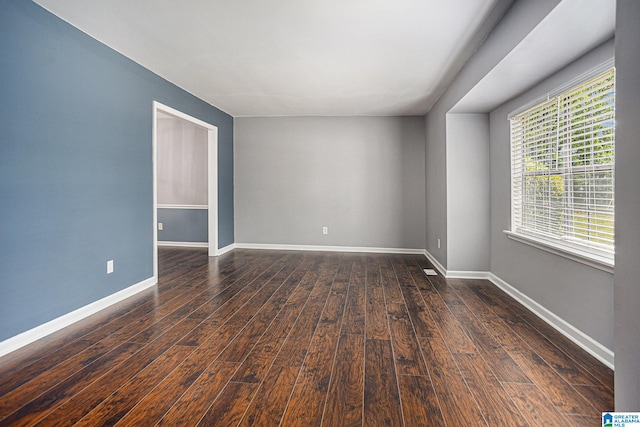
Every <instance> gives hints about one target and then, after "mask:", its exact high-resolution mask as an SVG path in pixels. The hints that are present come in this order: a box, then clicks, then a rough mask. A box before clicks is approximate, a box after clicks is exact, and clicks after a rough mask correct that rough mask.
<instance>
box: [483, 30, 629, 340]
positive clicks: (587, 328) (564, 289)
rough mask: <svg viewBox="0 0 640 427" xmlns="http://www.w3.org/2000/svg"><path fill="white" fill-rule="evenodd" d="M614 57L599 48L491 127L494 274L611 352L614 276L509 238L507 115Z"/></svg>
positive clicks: (497, 116) (499, 115)
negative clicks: (507, 232) (506, 233)
mask: <svg viewBox="0 0 640 427" xmlns="http://www.w3.org/2000/svg"><path fill="white" fill-rule="evenodd" d="M613 53H614V52H613V41H610V42H608V43H606V44H604V45H601V46H600V47H598V48H596V49H594V50H593V51H591V52H590V53H588V54H587V55H585V56H583V57H582V58H580V59H579V60H577V61H575V62H574V63H572V64H571V65H569V66H567V67H565V68H564V69H562V70H560V71H559V72H557V73H555V74H554V75H553V76H551V77H550V78H548V79H546V80H544V81H543V82H542V83H540V84H539V85H537V86H536V87H535V88H533V89H531V90H529V91H528V92H526V93H525V94H523V95H521V96H518V97H516V98H514V99H512V100H510V101H509V102H507V103H506V104H504V105H502V106H500V107H499V108H497V109H496V110H494V111H493V112H492V113H491V122H490V125H491V128H490V132H491V160H490V161H491V272H492V273H494V274H495V275H497V276H498V277H500V278H501V279H503V280H505V281H506V282H507V283H509V284H510V285H512V286H514V287H516V288H517V289H518V290H519V291H520V292H522V293H524V294H525V295H527V296H529V297H530V298H532V299H534V300H535V301H536V302H538V303H539V304H541V305H542V306H544V307H545V308H547V309H548V310H551V311H552V312H553V313H555V314H557V315H558V316H560V317H561V318H562V319H564V320H566V321H567V322H569V323H570V324H572V325H573V326H575V327H577V328H578V329H580V330H581V331H582V332H584V333H586V334H587V335H589V336H590V337H592V338H593V339H595V340H596V341H598V342H599V343H600V344H602V345H604V346H606V347H607V348H609V349H610V350H613V334H612V333H613V317H612V312H613V275H612V274H610V273H607V272H604V271H601V270H598V269H595V268H593V267H589V266H586V265H584V264H580V263H578V262H575V261H572V260H569V259H566V258H563V257H560V256H558V255H553V254H551V253H548V252H546V251H543V250H541V249H537V248H534V247H532V246H529V245H527V244H524V243H521V242H517V241H514V240H512V239H509V238H508V237H507V236H506V235H505V234H504V232H503V230H508V229H509V228H510V215H511V188H510V177H511V166H510V164H511V163H510V162H511V161H510V139H509V121H508V119H507V116H508V114H509V113H511V112H512V111H514V110H516V109H519V108H520V107H522V106H523V105H527V104H529V103H530V102H532V101H534V100H536V99H539V98H540V97H542V96H544V95H545V94H546V93H547V92H549V91H551V90H553V89H556V88H558V87H560V86H562V85H564V84H566V83H568V82H570V81H572V80H573V79H575V78H576V77H579V76H580V75H582V74H584V73H586V72H588V71H589V70H592V69H594V68H595V67H597V66H598V65H600V64H603V63H605V62H607V61H608V60H611V59H612V58H613ZM618 90H620V89H619V88H618ZM618 155H619V152H618V153H617V155H616V157H618ZM619 182H620V181H619V180H618V179H616V185H618V184H619ZM618 200H619V199H618ZM616 209H617V208H616ZM616 226H617V225H616Z"/></svg>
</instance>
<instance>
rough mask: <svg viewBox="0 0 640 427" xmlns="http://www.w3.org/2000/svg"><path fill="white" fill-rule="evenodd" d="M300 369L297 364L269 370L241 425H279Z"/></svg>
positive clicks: (264, 426)
mask: <svg viewBox="0 0 640 427" xmlns="http://www.w3.org/2000/svg"><path fill="white" fill-rule="evenodd" d="M299 371H300V368H298V367H296V366H274V367H273V368H272V369H271V370H269V372H268V374H267V376H266V378H265V380H264V382H263V383H262V384H261V385H260V388H259V389H258V391H257V392H256V394H255V397H254V399H253V400H252V402H251V404H250V405H249V407H248V408H247V411H246V413H245V414H244V417H243V418H242V421H241V422H240V424H239V426H248V427H250V426H261V427H269V426H274V427H276V426H279V425H280V421H281V419H282V415H283V414H284V411H285V408H286V407H287V403H288V402H289V396H290V395H291V391H292V390H293V386H294V385H295V382H296V379H297V378H298V372H299Z"/></svg>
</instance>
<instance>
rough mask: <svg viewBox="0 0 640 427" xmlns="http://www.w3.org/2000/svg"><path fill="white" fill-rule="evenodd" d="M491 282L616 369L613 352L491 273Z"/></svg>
mask: <svg viewBox="0 0 640 427" xmlns="http://www.w3.org/2000/svg"><path fill="white" fill-rule="evenodd" d="M489 280H490V281H491V282H492V283H493V284H494V285H496V286H497V287H498V288H500V289H502V290H503V291H504V292H506V293H507V294H508V295H509V296H511V297H512V298H513V299H515V300H516V301H518V302H519V303H520V304H522V305H524V306H525V307H527V308H528V309H529V311H531V312H532V313H533V314H535V315H536V316H538V317H539V318H540V319H542V320H544V321H545V322H547V323H548V324H549V325H550V326H551V327H553V328H554V329H555V330H557V331H558V332H560V333H561V334H562V335H564V336H565V337H567V338H569V339H570V340H571V341H573V342H574V343H576V344H577V345H579V346H580V347H582V348H583V349H584V350H585V351H587V352H588V353H589V354H591V355H592V356H593V357H595V358H596V359H598V360H599V361H601V362H602V363H604V364H605V365H607V366H608V367H609V368H611V369H614V353H613V351H611V350H609V349H608V348H606V347H605V346H603V345H602V344H600V343H599V342H597V341H596V340H594V339H593V338H591V337H590V336H589V335H587V334H585V333H584V332H582V331H581V330H579V329H578V328H576V327H575V326H573V325H572V324H570V323H569V322H567V321H566V320H564V319H562V318H561V317H559V316H558V315H556V314H554V313H553V312H551V311H549V310H548V309H546V308H545V307H543V306H542V305H540V304H539V303H537V302H536V301H534V300H533V299H531V298H529V297H528V296H527V295H525V294H523V293H522V292H520V291H519V290H517V289H516V288H514V287H513V286H511V285H509V284H508V283H507V282H505V281H504V280H502V279H501V278H499V277H498V276H496V275H495V274H493V273H490V275H489Z"/></svg>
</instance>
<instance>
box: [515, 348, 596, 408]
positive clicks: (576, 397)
mask: <svg viewBox="0 0 640 427" xmlns="http://www.w3.org/2000/svg"><path fill="white" fill-rule="evenodd" d="M507 352H508V353H509V354H510V355H511V357H512V358H513V359H514V360H515V361H516V362H517V363H518V365H520V367H522V369H523V370H524V372H525V374H527V376H528V377H529V378H531V379H532V380H533V382H534V383H535V384H537V385H538V386H540V387H541V388H542V389H543V390H544V392H545V395H546V396H547V398H548V400H550V401H551V402H552V403H553V404H554V405H555V406H556V408H558V410H559V411H560V412H562V413H567V414H575V415H589V414H591V413H593V412H594V411H595V408H594V407H593V406H592V405H591V404H589V402H588V401H587V400H586V399H585V398H584V397H583V396H582V395H581V394H580V393H578V392H577V391H576V389H575V388H573V387H572V386H571V385H569V384H568V383H567V382H566V381H564V379H562V377H560V376H559V375H558V373H557V372H556V371H555V370H554V369H553V368H551V367H550V366H549V365H547V364H546V362H545V361H544V360H543V359H542V358H541V357H540V356H538V354H537V353H536V352H534V351H533V350H531V349H524V348H515V347H511V348H507Z"/></svg>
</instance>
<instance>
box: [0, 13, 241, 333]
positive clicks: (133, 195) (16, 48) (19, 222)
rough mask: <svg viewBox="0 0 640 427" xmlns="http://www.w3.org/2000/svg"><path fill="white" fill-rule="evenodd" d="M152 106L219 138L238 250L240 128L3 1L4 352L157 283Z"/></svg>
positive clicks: (61, 27) (222, 204) (227, 226)
mask: <svg viewBox="0 0 640 427" xmlns="http://www.w3.org/2000/svg"><path fill="white" fill-rule="evenodd" d="M212 78H213V77H212ZM154 100H156V101H159V102H161V103H163V104H165V105H168V106H171V107H173V108H175V109H177V110H180V111H183V112H184V113H186V114H189V115H191V116H194V117H197V118H199V119H201V120H203V121H205V122H208V123H211V124H213V125H216V126H218V130H219V133H218V135H219V143H218V150H219V152H218V159H219V179H218V182H219V189H218V190H219V191H218V193H219V200H218V203H219V245H220V247H224V246H226V245H229V244H231V243H233V241H234V236H233V229H234V225H233V118H232V117H231V116H229V115H228V114H226V113H224V112H223V111H220V110H218V109H217V108H215V107H213V106H211V105H209V104H207V103H206V102H204V101H202V100H200V99H198V98H196V97H194V96H193V95H190V94H189V93H187V92H185V91H184V90H182V89H180V88H178V87H177V86H175V85H173V84H171V83H169V82H168V81H166V80H164V79H162V78H161V77H159V76H157V75H156V74H153V73H152V72H150V71H149V70H147V69H145V68H143V67H141V66H140V65H138V64H136V63H134V62H133V61H131V60H129V59H127V58H126V57H124V56H122V55H120V54H119V53H117V52H115V51H114V50H112V49H110V48H109V47H107V46H105V45H103V44H101V43H99V42H98V41H96V40H94V39H93V38H91V37H89V36H87V35H86V34H84V33H82V32H81V31H79V30H77V29H76V28H74V27H72V26H70V25H69V24H67V23H65V22H64V21H62V20H60V19H59V18H57V17H55V16H54V15H52V14H50V13H49V12H47V11H45V10H44V9H42V8H40V7H39V6H38V5H36V4H35V3H33V2H31V1H24V0H1V3H0V341H2V340H4V339H7V338H10V337H12V336H14V335H16V334H19V333H21V332H24V331H26V330H29V329H31V328H33V327H36V326H38V325H40V324H42V323H45V322H47V321H49V320H52V319H55V318H57V317H59V316H61V315H64V314H66V313H68V312H70V311H73V310H75V309H77V308H80V307H82V306H85V305H87V304H89V303H91V302H93V301H96V300H98V299H100V298H103V297H105V296H108V295H110V294H113V293H114V292H117V291H120V290H122V289H125V288H127V287H129V286H131V285H133V284H136V283H138V282H140V281H143V280H145V279H147V278H149V277H151V276H152V275H153V229H154V226H155V225H154V224H153V175H152V102H153V101H154ZM107 260H114V267H115V271H114V273H112V274H109V275H107V274H106V262H107Z"/></svg>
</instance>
